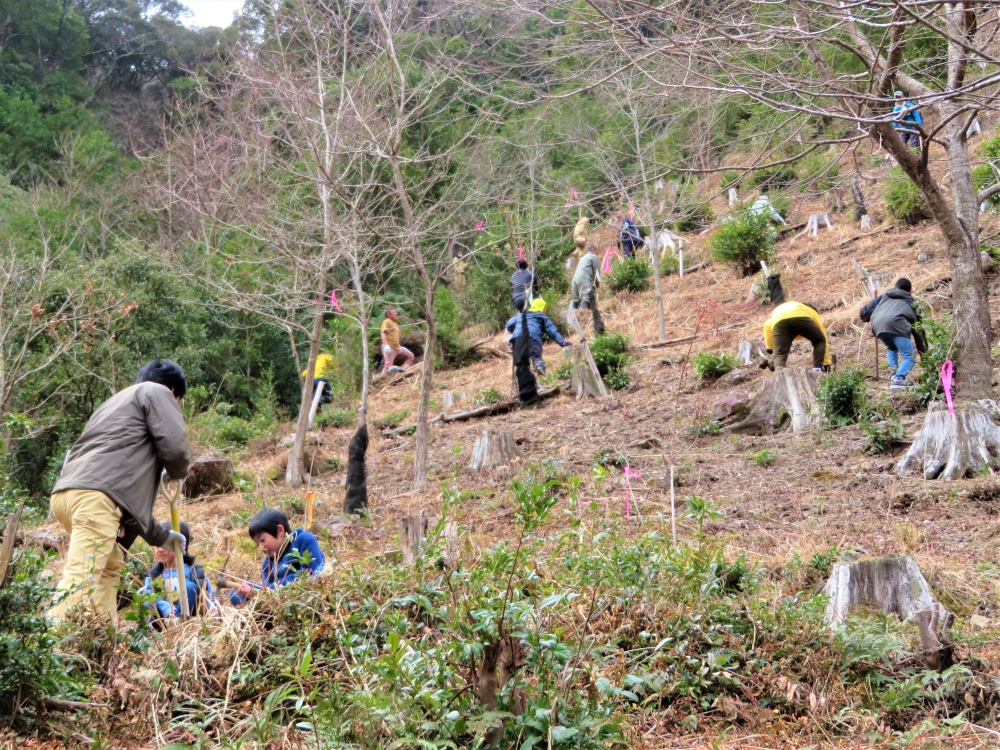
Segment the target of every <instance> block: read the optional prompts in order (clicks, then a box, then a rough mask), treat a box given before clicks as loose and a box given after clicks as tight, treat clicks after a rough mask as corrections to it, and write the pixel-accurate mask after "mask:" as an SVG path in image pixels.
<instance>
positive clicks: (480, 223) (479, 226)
mask: <svg viewBox="0 0 1000 750" xmlns="http://www.w3.org/2000/svg"><path fill="white" fill-rule="evenodd" d="M484 226H486V219H483V220H482V221H477V222H476V231H477V232H478V231H481V230H482V228H483V227H484Z"/></svg>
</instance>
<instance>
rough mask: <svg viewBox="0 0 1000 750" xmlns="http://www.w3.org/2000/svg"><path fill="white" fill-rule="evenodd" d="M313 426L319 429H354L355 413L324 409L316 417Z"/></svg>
mask: <svg viewBox="0 0 1000 750" xmlns="http://www.w3.org/2000/svg"><path fill="white" fill-rule="evenodd" d="M313 424H315V425H316V426H317V427H353V426H354V412H352V411H350V410H348V409H329V408H327V409H324V410H323V411H321V412H320V413H319V414H317V415H316V419H315V420H313Z"/></svg>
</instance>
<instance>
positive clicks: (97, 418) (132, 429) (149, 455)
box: [49, 360, 189, 620]
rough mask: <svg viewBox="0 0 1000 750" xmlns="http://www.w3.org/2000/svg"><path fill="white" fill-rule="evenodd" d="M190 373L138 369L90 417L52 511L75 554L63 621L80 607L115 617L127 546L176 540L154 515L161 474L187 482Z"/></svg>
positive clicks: (168, 367) (169, 366)
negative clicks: (185, 403) (184, 406)
mask: <svg viewBox="0 0 1000 750" xmlns="http://www.w3.org/2000/svg"><path fill="white" fill-rule="evenodd" d="M186 391H187V381H186V380H185V378H184V372H183V371H182V370H181V368H180V367H178V366H177V365H176V364H174V363H173V362H171V361H170V360H155V361H153V362H150V363H149V364H147V365H146V366H145V367H143V368H142V370H140V371H139V377H138V378H137V379H136V382H135V385H132V386H130V387H128V388H126V389H125V390H123V391H120V392H118V393H116V394H115V395H114V396H112V397H111V398H109V399H108V400H107V401H105V402H104V403H103V404H101V406H100V407H99V408H98V409H97V411H95V412H94V413H93V415H91V417H90V419H89V420H88V421H87V426H86V427H84V429H83V434H82V435H80V438H79V440H77V441H76V443H75V444H74V445H73V448H72V449H71V450H70V452H69V456H67V458H66V463H65V465H64V466H63V469H62V472H61V473H60V474H59V479H58V480H57V481H56V484H55V487H53V489H52V502H51V509H52V515H54V516H55V518H56V520H58V521H59V523H61V524H62V525H63V526H65V527H66V530H67V531H68V532H69V551H68V553H67V556H66V566H65V567H64V568H63V574H62V580H60V581H59V590H60V591H61V592H65V596H64V598H63V599H62V601H60V602H59V603H58V604H56V605H55V606H54V607H52V609H50V610H49V615H50V616H51V617H52V618H53V619H55V620H64V619H65V618H66V613H67V611H68V610H69V609H70V608H73V607H76V606H77V605H83V606H84V607H89V608H92V609H93V610H96V612H97V613H98V614H99V615H102V616H106V617H109V618H113V617H114V615H115V613H116V611H117V590H118V586H119V583H120V580H121V569H122V567H123V564H124V554H123V552H122V549H126V550H127V549H128V548H129V547H130V546H131V545H132V543H133V542H134V541H135V539H136V537H139V536H141V537H142V538H143V539H145V540H146V541H147V542H149V544H150V545H152V546H154V547H168V546H169V545H171V544H173V541H174V538H175V537H176V538H177V539H178V540H179V541H180V542H181V546H184V537H183V536H182V535H180V534H178V533H177V532H175V531H167V530H165V529H164V528H162V527H161V526H160V524H158V523H157V522H156V520H155V519H154V518H153V504H154V502H155V501H156V492H157V487H158V486H159V482H160V474H161V473H162V472H163V471H164V470H166V472H167V475H168V476H169V477H170V478H171V479H183V478H184V477H185V476H187V471H188V462H189V456H188V441H187V436H186V435H185V433H184V417H183V415H182V414H181V408H180V401H181V399H182V398H184V394H185V392H186Z"/></svg>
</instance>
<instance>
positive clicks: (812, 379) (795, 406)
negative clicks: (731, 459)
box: [723, 367, 823, 435]
mask: <svg viewBox="0 0 1000 750" xmlns="http://www.w3.org/2000/svg"><path fill="white" fill-rule="evenodd" d="M822 379H823V373H821V372H817V371H815V370H813V369H812V368H811V367H785V368H782V369H780V370H775V372H774V375H772V376H771V377H770V378H769V379H768V380H767V381H766V382H765V383H764V386H763V387H762V388H761V389H760V391H759V392H758V393H757V395H756V396H754V397H753V398H752V399H751V400H750V403H749V404H747V411H746V416H745V417H744V418H743V419H741V420H740V421H739V422H736V423H735V424H731V425H727V426H726V427H724V428H723V430H724V431H727V432H736V433H740V434H743V435H773V434H775V433H776V432H780V431H781V430H783V429H785V427H786V424H787V425H788V426H790V427H791V431H792V432H806V431H808V430H809V429H810V428H811V427H813V425H814V424H815V421H816V419H818V418H819V417H817V416H815V415H814V412H815V408H814V407H815V403H816V386H817V385H819V381H820V380H822Z"/></svg>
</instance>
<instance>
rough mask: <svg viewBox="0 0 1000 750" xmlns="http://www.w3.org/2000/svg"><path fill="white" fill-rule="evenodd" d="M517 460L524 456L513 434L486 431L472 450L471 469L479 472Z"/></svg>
mask: <svg viewBox="0 0 1000 750" xmlns="http://www.w3.org/2000/svg"><path fill="white" fill-rule="evenodd" d="M515 458H524V454H523V453H522V452H521V449H520V448H518V447H517V442H516V441H515V440H514V436H513V435H512V434H511V433H509V432H498V431H495V430H484V431H483V434H482V435H480V436H479V437H478V438H477V439H476V444H475V446H473V448H472V460H470V461H469V469H471V470H472V471H475V472H479V471H486V470H488V469H492V468H495V467H497V466H507V465H508V464H509V463H510V462H511V461H512V460H513V459H515Z"/></svg>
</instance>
